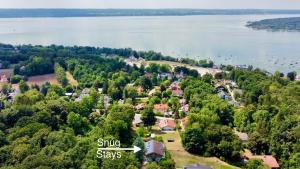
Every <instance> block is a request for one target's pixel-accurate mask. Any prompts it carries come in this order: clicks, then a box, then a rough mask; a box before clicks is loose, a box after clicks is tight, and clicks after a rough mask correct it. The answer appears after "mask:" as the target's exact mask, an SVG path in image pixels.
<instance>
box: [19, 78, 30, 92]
mask: <svg viewBox="0 0 300 169" xmlns="http://www.w3.org/2000/svg"><path fill="white" fill-rule="evenodd" d="M19 88H20V91H21V93H24V92H26V91H27V90H29V86H28V85H27V84H26V83H25V81H24V80H21V81H20V83H19Z"/></svg>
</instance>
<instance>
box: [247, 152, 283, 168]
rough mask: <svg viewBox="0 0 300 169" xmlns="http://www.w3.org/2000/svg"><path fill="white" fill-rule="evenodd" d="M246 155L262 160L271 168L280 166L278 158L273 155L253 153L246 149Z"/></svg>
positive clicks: (249, 157)
mask: <svg viewBox="0 0 300 169" xmlns="http://www.w3.org/2000/svg"><path fill="white" fill-rule="evenodd" d="M244 156H245V157H246V158H248V159H257V160H262V161H263V163H264V164H265V165H267V166H269V167H270V168H279V164H278V162H277V160H276V159H275V158H274V157H273V156H271V155H253V154H252V153H251V151H249V150H247V149H246V150H245V153H244Z"/></svg>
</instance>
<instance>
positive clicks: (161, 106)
mask: <svg viewBox="0 0 300 169" xmlns="http://www.w3.org/2000/svg"><path fill="white" fill-rule="evenodd" d="M168 110H169V106H168V105H167V104H155V105H154V109H153V111H154V112H155V113H158V112H160V113H164V114H165V113H167V112H168Z"/></svg>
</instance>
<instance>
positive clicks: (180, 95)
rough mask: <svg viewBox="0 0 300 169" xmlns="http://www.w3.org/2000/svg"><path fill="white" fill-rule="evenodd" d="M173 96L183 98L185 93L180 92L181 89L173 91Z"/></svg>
mask: <svg viewBox="0 0 300 169" xmlns="http://www.w3.org/2000/svg"><path fill="white" fill-rule="evenodd" d="M172 96H175V97H182V96H183V91H182V90H180V89H176V90H172Z"/></svg>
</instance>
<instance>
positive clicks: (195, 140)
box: [181, 128, 206, 154]
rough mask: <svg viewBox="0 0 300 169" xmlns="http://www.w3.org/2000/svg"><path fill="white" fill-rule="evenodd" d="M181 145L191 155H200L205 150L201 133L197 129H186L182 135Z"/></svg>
mask: <svg viewBox="0 0 300 169" xmlns="http://www.w3.org/2000/svg"><path fill="white" fill-rule="evenodd" d="M181 139H182V144H183V147H184V149H186V150H187V151H188V152H191V153H197V154H202V153H203V152H204V150H205V147H204V145H205V143H206V142H205V139H204V137H203V132H202V131H201V130H200V129H197V128H187V129H186V130H185V132H184V133H183V134H182V137H181Z"/></svg>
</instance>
